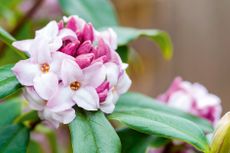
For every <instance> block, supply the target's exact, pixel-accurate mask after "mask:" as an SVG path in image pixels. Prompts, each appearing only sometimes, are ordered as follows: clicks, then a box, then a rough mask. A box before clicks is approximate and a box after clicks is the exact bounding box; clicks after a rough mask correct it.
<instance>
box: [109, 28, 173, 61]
mask: <svg viewBox="0 0 230 153" xmlns="http://www.w3.org/2000/svg"><path fill="white" fill-rule="evenodd" d="M113 29H114V30H115V32H116V33H117V35H118V45H119V46H125V45H127V44H128V43H130V42H131V41H133V40H135V39H137V38H139V37H140V36H145V37H147V38H149V39H150V40H152V41H154V42H155V43H156V44H157V45H158V46H159V47H160V49H161V51H162V53H163V56H164V57H165V58H166V59H171V57H172V54H173V46H172V42H171V39H170V37H169V35H168V34H167V33H166V32H164V31H161V30H155V29H135V28H128V27H113Z"/></svg>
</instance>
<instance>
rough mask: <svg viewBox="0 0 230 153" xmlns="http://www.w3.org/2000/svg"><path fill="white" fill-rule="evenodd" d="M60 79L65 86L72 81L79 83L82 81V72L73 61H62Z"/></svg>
mask: <svg viewBox="0 0 230 153" xmlns="http://www.w3.org/2000/svg"><path fill="white" fill-rule="evenodd" d="M61 79H62V81H63V84H64V85H65V86H67V85H70V84H71V83H72V82H74V81H78V82H81V81H82V80H83V73H82V70H81V68H80V67H79V66H78V64H77V63H76V62H75V61H72V60H64V61H63V63H62V66H61Z"/></svg>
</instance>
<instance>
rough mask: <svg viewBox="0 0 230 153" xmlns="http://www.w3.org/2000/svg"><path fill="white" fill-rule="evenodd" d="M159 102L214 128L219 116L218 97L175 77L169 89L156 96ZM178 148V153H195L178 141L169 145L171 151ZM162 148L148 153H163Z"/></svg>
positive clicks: (194, 84)
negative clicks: (201, 119) (202, 119)
mask: <svg viewBox="0 0 230 153" xmlns="http://www.w3.org/2000/svg"><path fill="white" fill-rule="evenodd" d="M157 99H158V100H159V101H160V102H162V103H165V104H167V105H169V106H171V107H175V108H178V109H182V110H183V111H185V112H188V113H191V114H193V115H196V116H198V117H202V118H204V119H207V120H208V121H210V123H212V124H213V125H214V126H215V125H216V123H217V121H218V120H219V119H220V115H221V111H222V108H221V104H220V103H221V101H220V99H219V97H217V96H216V95H213V94H211V93H209V92H208V90H207V89H206V88H205V87H204V86H203V85H201V84H199V83H193V84H192V83H190V82H188V81H183V80H182V79H181V78H180V77H177V78H176V79H175V80H174V81H173V83H172V84H171V86H170V87H169V89H168V90H167V91H166V92H165V93H163V94H161V95H160V96H158V98H157ZM176 148H179V150H178V151H177V152H178V153H195V152H196V151H195V149H194V148H193V147H192V146H190V145H188V144H186V143H181V142H178V141H173V143H172V144H171V145H170V149H171V150H175V149H176ZM164 149H165V148H164V147H162V148H159V149H158V148H152V149H151V151H150V152H149V153H159V152H162V153H163V152H164Z"/></svg>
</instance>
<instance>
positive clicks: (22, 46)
mask: <svg viewBox="0 0 230 153" xmlns="http://www.w3.org/2000/svg"><path fill="white" fill-rule="evenodd" d="M32 42H33V39H28V40H21V41H15V42H13V44H12V45H13V46H14V47H15V48H17V49H19V50H21V51H25V52H28V53H30V47H31V44H32Z"/></svg>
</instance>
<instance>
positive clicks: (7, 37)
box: [0, 27, 27, 59]
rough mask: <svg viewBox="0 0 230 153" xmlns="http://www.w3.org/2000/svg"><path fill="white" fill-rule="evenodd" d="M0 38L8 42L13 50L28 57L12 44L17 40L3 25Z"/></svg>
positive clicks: (22, 56)
mask: <svg viewBox="0 0 230 153" xmlns="http://www.w3.org/2000/svg"><path fill="white" fill-rule="evenodd" d="M0 40H1V41H3V42H4V43H5V44H7V45H8V46H9V47H10V48H11V50H13V51H14V52H16V53H17V54H18V55H19V56H20V57H21V58H22V59H26V57H27V56H26V55H25V54H24V53H23V52H20V51H18V50H17V49H16V48H14V47H13V46H12V42H13V41H15V38H14V37H13V36H11V35H10V34H9V33H8V32H6V31H5V30H4V29H3V28H2V27H0Z"/></svg>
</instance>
